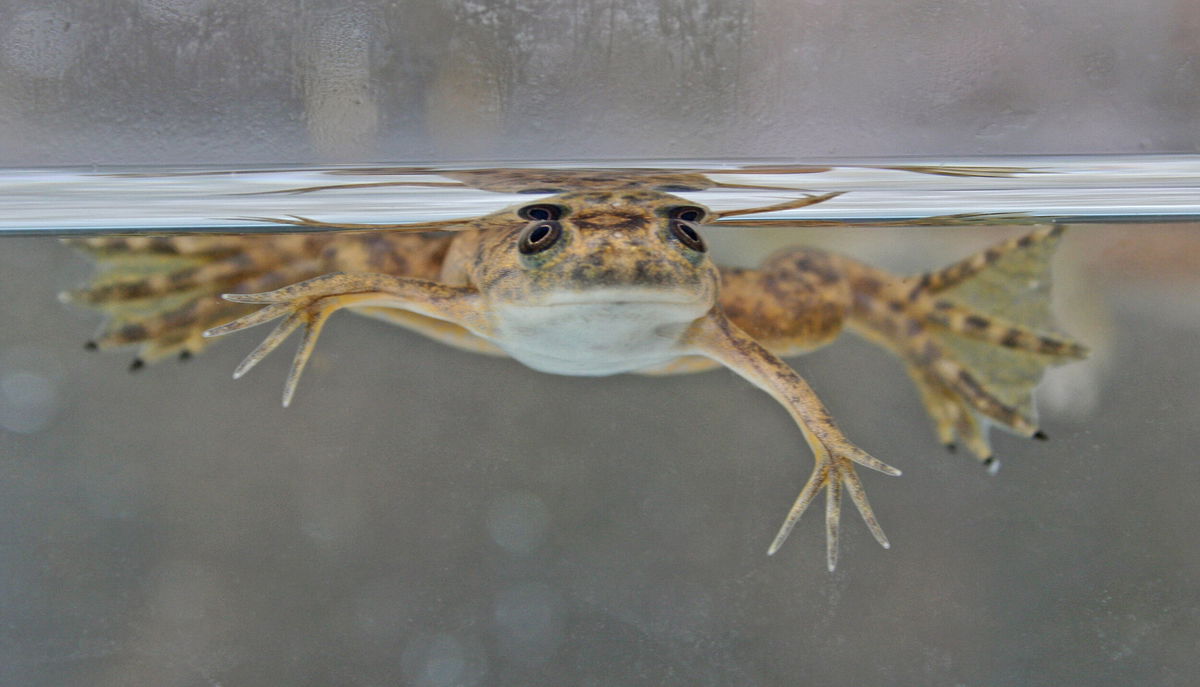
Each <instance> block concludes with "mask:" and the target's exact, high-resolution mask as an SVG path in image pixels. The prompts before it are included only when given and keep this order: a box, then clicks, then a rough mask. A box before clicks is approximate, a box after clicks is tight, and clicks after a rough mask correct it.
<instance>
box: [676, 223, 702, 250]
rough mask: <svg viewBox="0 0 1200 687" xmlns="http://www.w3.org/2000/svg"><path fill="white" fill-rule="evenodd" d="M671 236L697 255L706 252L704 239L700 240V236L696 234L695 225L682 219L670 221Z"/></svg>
mask: <svg viewBox="0 0 1200 687" xmlns="http://www.w3.org/2000/svg"><path fill="white" fill-rule="evenodd" d="M670 226H671V236H674V237H675V238H676V239H677V240H678V241H679V242H680V243H682V244H683V245H685V246H687V247H688V248H691V249H692V250H694V251H696V252H697V253H703V252H704V251H706V250H708V248H707V247H706V246H705V245H704V239H702V238H700V234H699V233H697V232H696V225H695V224H693V223H692V222H690V221H688V220H684V219H673V220H671V224H670Z"/></svg>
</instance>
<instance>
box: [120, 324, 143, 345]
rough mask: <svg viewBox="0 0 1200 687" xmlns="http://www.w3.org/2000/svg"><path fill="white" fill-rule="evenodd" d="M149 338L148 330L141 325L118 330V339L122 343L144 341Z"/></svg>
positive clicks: (130, 325) (129, 325)
mask: <svg viewBox="0 0 1200 687" xmlns="http://www.w3.org/2000/svg"><path fill="white" fill-rule="evenodd" d="M147 336H148V334H147V333H146V328H145V327H144V326H142V325H140V324H127V325H125V326H123V327H121V328H120V329H118V330H117V338H118V339H119V340H121V341H129V342H133V341H143V340H145V339H146V337H147Z"/></svg>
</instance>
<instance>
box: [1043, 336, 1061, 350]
mask: <svg viewBox="0 0 1200 687" xmlns="http://www.w3.org/2000/svg"><path fill="white" fill-rule="evenodd" d="M1038 344H1039V345H1040V346H1041V350H1042V351H1043V352H1044V353H1057V352H1059V351H1061V350H1062V349H1063V344H1062V342H1060V341H1056V340H1054V339H1047V338H1046V337H1044V336H1043V337H1040V338H1038Z"/></svg>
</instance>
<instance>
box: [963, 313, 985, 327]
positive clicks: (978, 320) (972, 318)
mask: <svg viewBox="0 0 1200 687" xmlns="http://www.w3.org/2000/svg"><path fill="white" fill-rule="evenodd" d="M963 323H964V324H965V325H967V326H968V327H970V328H971V329H987V328H988V324H990V322H989V321H988V319H987V318H986V317H980V316H979V315H967V316H966V318H965V319H964V320H963Z"/></svg>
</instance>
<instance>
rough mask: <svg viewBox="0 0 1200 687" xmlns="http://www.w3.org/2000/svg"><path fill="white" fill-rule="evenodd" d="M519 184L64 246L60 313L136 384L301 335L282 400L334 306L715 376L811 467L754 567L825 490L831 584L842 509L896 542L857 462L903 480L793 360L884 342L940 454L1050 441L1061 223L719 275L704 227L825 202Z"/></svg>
mask: <svg viewBox="0 0 1200 687" xmlns="http://www.w3.org/2000/svg"><path fill="white" fill-rule="evenodd" d="M511 176H512V175H511V174H509V176H505V177H504V178H503V179H502V181H503V184H504V186H503V188H504V189H506V190H512V189H514V188H515V189H516V190H518V191H520V190H521V189H522V188H524V189H525V190H529V191H533V192H535V193H536V194H537V195H538V197H537V198H533V199H531V200H530V201H528V202H522V203H518V204H515V205H512V206H509V207H506V208H503V209H501V210H498V211H495V212H492V213H489V214H486V215H483V216H480V217H475V218H468V219H462V220H439V221H435V222H425V223H407V224H393V225H356V224H346V223H326V222H321V221H318V220H313V219H310V218H306V217H289V218H266V219H267V221H271V222H275V223H278V224H284V225H293V226H302V227H305V228H308V229H312V228H318V229H323V228H336V229H338V230H342V231H343V232H345V233H329V232H324V233H309V234H279V235H267V236H174V237H153V236H124V237H120V236H111V237H98V238H87V239H74V240H71V241H70V242H71V243H72V244H74V245H75V246H77V247H79V248H81V249H83V250H84V251H86V252H89V253H91V254H92V255H93V256H95V258H96V260H97V262H98V264H100V265H101V270H100V273H99V275H98V276H97V277H96V278H95V279H94V281H93V282H92V283H91V284H89V285H88V286H86V287H85V288H83V289H79V290H76V291H73V292H68V293H67V294H65V296H64V300H67V301H69V302H75V303H80V304H83V305H87V306H91V307H94V308H97V309H100V310H102V311H103V312H105V313H106V314H107V315H108V316H109V317H108V320H107V322H106V323H105V325H104V326H103V328H102V331H101V333H100V335H99V336H97V337H96V338H95V339H93V340H91V341H89V342H88V348H89V349H101V348H106V349H107V348H113V347H118V346H123V345H138V346H141V351H140V354H139V357H138V358H136V359H135V361H134V363H133V365H132V367H133V368H134V369H137V368H140V367H142V366H143V365H145V364H146V363H147V362H154V361H156V360H158V359H161V358H164V357H167V356H169V355H172V354H178V355H180V356H181V357H183V358H188V357H191V356H192V355H193V354H195V353H198V352H199V351H201V350H203V349H204V348H205V347H206V346H208V345H209V344H210V343H211V342H212V341H213V340H214V339H216V338H218V337H225V336H227V335H230V334H233V333H235V332H241V331H243V330H246V329H249V328H251V327H256V326H259V325H263V324H266V323H270V322H276V321H277V324H276V326H275V328H274V329H273V330H272V331H271V332H270V333H269V334H268V335H267V336H266V337H265V338H264V339H263V340H262V341H261V343H259V344H258V346H257V347H256V348H254V349H253V351H251V353H250V354H249V355H247V356H246V358H245V359H244V360H243V361H242V363H241V364H240V365H238V366H237V368H236V369H235V370H234V376H235V377H237V378H240V377H242V376H243V375H245V374H246V373H247V372H249V371H250V370H251V369H252V368H253V367H254V366H255V365H257V364H258V363H259V362H260V361H261V360H263V359H264V358H265V357H266V356H267V355H268V354H270V353H271V352H272V351H274V350H275V349H276V348H278V347H279V346H280V345H281V344H282V343H283V342H284V341H285V340H286V339H287V338H289V336H290V335H292V334H293V333H295V332H296V331H297V330H299V331H300V344H299V348H298V350H297V351H296V353H295V355H294V357H293V361H292V365H291V368H290V371H289V372H288V375H287V378H286V381H285V383H284V391H283V398H282V402H283V405H284V406H287V405H289V404H290V403H291V402H292V401H293V399H294V398H295V394H296V390H297V385H298V382H299V380H300V378H301V375H302V372H303V370H304V368H305V365H306V363H307V362H308V360H309V359H310V357H311V355H312V352H313V350H314V347H315V345H316V342H317V340H318V338H319V336H320V333H321V332H322V330H323V328H324V327H325V326H326V324H327V322H328V321H329V318H330V316H331V315H333V314H334V313H336V312H337V311H340V310H347V311H350V312H353V313H356V314H359V315H364V316H368V317H372V318H376V319H380V320H384V321H386V322H389V323H391V324H394V325H398V326H400V327H403V328H405V329H408V330H411V331H414V332H417V333H419V334H421V335H424V336H427V337H429V338H431V339H434V340H436V341H439V342H442V343H444V344H447V345H450V346H452V347H455V348H458V349H462V350H466V351H470V352H474V353H481V354H487V355H494V356H506V357H510V358H513V359H515V360H517V361H518V362H520V363H522V364H524V365H525V366H527V367H529V368H532V369H534V370H537V371H540V372H544V373H551V374H560V375H572V376H608V375H615V374H623V373H633V374H641V375H653V376H662V375H674V374H684V373H693V372H700V371H704V370H710V369H714V368H721V367H724V368H727V369H728V370H731V371H732V372H734V373H735V374H737V375H738V376H740V377H742V378H743V379H745V380H746V381H747V382H749V383H750V384H752V385H754V386H755V387H757V388H759V389H761V390H762V391H764V392H766V393H767V394H768V395H769V396H770V397H771V398H773V399H774V400H775V401H776V402H778V404H779V405H780V406H782V407H783V409H784V410H785V411H786V412H787V414H788V415H789V417H790V418H791V420H792V421H793V423H794V424H795V425H796V427H797V428H798V429H799V431H800V434H801V436H802V437H803V439H804V441H805V443H806V444H807V446H808V448H809V450H810V452H811V454H812V456H813V459H814V465H813V468H812V472H811V474H810V477H809V478H808V480H807V481H806V482H805V484H804V485H803V487H802V488H801V490H800V492H799V494H798V496H797V497H796V498H795V500H794V501H793V503H792V505H791V507H790V509H789V510H788V512H787V514H786V516H785V517H784V520H783V523H782V525H781V526H780V527H779V529H778V530H777V533H776V535H775V536H774V538H773V539H772V540H771V542H770V544H769V546H768V548H767V553H768V555H773V554H775V553H776V552H777V551H779V549H780V547H781V546H782V545H783V543H784V541H785V540H786V539H787V538H788V536H789V534H790V533H791V532H792V530H793V528H794V527H795V526H796V524H797V522H798V521H799V520H800V518H801V516H802V515H803V514H804V513H805V512H806V511H807V510H808V509H809V507H810V506H811V505H812V504H813V503H814V502H815V501H816V499H817V498H818V497H819V496H821V495H822V493H823V494H824V497H825V541H826V546H825V562H826V566H827V568H828V569H829V570H830V571H833V570H835V568H836V566H837V562H838V551H839V538H840V532H841V527H840V522H841V510H842V500H843V496H844V495H846V494H848V495H849V499H850V501H851V502H852V503H853V504H854V506H855V507H856V509H857V511H858V513H859V515H860V517H861V518H862V520H863V521H864V522H865V524H866V527H867V529H868V530H869V531H870V533H871V535H872V536H873V537H874V539H875V540H876V541H877V542H878V543H879V544H880V545H881V546H882V547H884V548H889V547H890V541H889V539H888V537H887V536H886V534H885V533H884V530H883V528H882V526H881V525H880V523H879V519H878V518H877V517H876V515H875V513H874V510H873V508H872V506H871V504H870V502H869V500H868V499H867V495H866V491H865V489H864V486H863V482H862V479H861V477H860V475H859V474H858V470H859V468H866V469H869V470H871V471H874V472H878V473H882V474H884V475H888V476H899V475H900V474H901V472H900V470H898V469H897V468H895V467H893V466H892V465H890V464H888V463H885V462H883V461H882V460H880V459H879V458H876V457H875V456H873V455H871V454H870V453H868V452H867V451H865V450H864V449H862V448H860V447H858V446H857V445H856V444H854V443H852V442H851V441H850V439H849V438H848V437H847V436H846V435H845V434H844V433H843V431H842V430H841V429H840V428H839V425H838V424H837V423H836V422H835V420H834V418H833V415H832V413H831V412H830V411H829V409H828V408H827V407H826V405H825V404H824V403H823V402H822V400H821V399H820V398H819V397H818V395H817V394H816V392H815V391H814V389H813V388H812V387H811V386H810V385H809V384H808V382H807V381H806V380H805V379H804V378H803V377H802V376H801V375H800V374H799V373H798V372H797V371H796V370H795V368H793V367H792V366H791V365H789V364H788V363H787V362H786V361H785V359H786V358H790V357H795V356H798V355H802V354H804V353H807V352H809V351H812V350H815V349H818V348H821V347H823V346H826V345H828V344H830V343H832V342H833V341H835V340H836V339H838V338H839V337H840V336H841V334H842V333H843V332H846V331H850V332H853V333H856V334H858V335H860V336H862V337H864V338H866V339H867V340H868V341H871V342H873V343H876V344H878V345H880V346H882V347H883V348H885V349H887V350H889V351H890V352H892V353H893V354H895V356H896V357H898V358H899V359H900V360H901V362H902V363H903V364H904V366H905V369H906V370H907V371H908V373H909V376H910V377H911V378H912V380H913V382H914V384H915V385H916V387H917V391H918V392H919V396H920V399H921V402H922V404H923V405H924V407H925V409H926V411H927V412H928V414H929V416H930V417H931V419H932V421H933V425H934V430H935V432H936V434H937V436H938V438H939V440H940V441H941V442H942V443H943V444H944V445H946V447H947V448H949V449H951V450H954V449H955V448H956V447H957V445H958V444H959V443H960V442H961V443H962V444H964V445H965V446H966V447H967V448H968V449H969V450H970V451H971V452H972V453H974V454H975V456H976V457H977V458H978V459H979V461H980V462H981V463H982V464H983V465H984V466H986V467H987V468H988V469H989V470H990V471H994V470H995V468H996V467H998V465H999V463H998V462H997V461H996V459H995V456H994V455H993V451H992V448H991V444H990V441H989V429H990V427H992V426H999V427H1002V428H1005V429H1007V430H1009V431H1011V432H1013V433H1015V434H1017V435H1020V436H1023V437H1031V438H1036V439H1045V438H1046V434H1045V433H1044V432H1043V431H1042V430H1041V429H1040V428H1039V426H1038V424H1037V421H1036V414H1035V411H1034V407H1033V398H1032V390H1033V388H1034V387H1035V386H1036V384H1037V383H1038V380H1039V379H1040V377H1041V376H1042V373H1043V371H1044V370H1045V368H1047V367H1049V366H1051V365H1056V364H1061V363H1064V362H1069V361H1070V360H1076V359H1081V358H1083V357H1086V355H1087V352H1088V351H1087V348H1086V346H1084V345H1083V344H1081V343H1079V342H1076V341H1074V340H1072V339H1071V338H1069V337H1068V336H1067V335H1065V334H1063V333H1061V332H1060V331H1059V330H1058V328H1057V326H1056V324H1055V322H1054V320H1053V317H1052V314H1051V311H1050V304H1049V285H1050V272H1049V269H1050V268H1049V266H1050V258H1051V257H1052V255H1053V254H1054V251H1055V248H1056V246H1057V244H1058V242H1059V239H1060V238H1061V236H1062V234H1063V232H1064V227H1062V226H1061V225H1048V226H1041V227H1038V228H1036V229H1034V230H1033V231H1031V232H1028V233H1025V234H1023V235H1021V236H1018V237H1015V238H1011V239H1008V240H1006V241H1004V242H1001V243H999V244H997V245H994V246H992V247H991V248H988V249H987V250H985V251H982V252H980V253H977V254H974V255H971V256H968V257H966V258H964V259H962V260H960V261H958V262H955V263H953V264H951V265H949V266H947V267H944V268H941V269H937V270H932V271H928V272H924V273H921V274H917V275H896V274H892V273H890V272H887V271H885V270H882V269H879V268H875V267H872V266H869V265H867V264H865V263H863V262H861V261H858V260H856V259H854V258H852V257H849V256H844V255H840V254H837V253H832V252H827V251H823V250H819V249H815V248H807V247H792V248H786V249H783V250H781V251H779V252H776V253H775V254H773V255H771V256H770V257H768V258H767V259H766V260H765V261H763V262H762V264H760V265H759V266H758V267H755V268H745V267H729V266H723V265H720V264H718V262H716V261H714V260H713V258H712V256H711V255H710V254H709V251H708V246H707V244H706V242H705V240H704V238H703V236H702V232H704V231H705V228H706V227H709V228H711V227H719V226H730V225H732V226H738V225H741V226H762V225H763V224H765V223H768V222H771V221H772V220H747V219H745V216H746V215H752V214H756V213H769V212H774V211H778V210H785V209H787V210H792V209H798V208H801V207H805V206H807V205H811V204H815V203H820V202H825V201H827V200H829V199H831V198H833V197H836V196H837V195H838V194H837V193H831V194H805V195H803V196H802V197H801V198H799V199H793V200H789V201H785V202H783V203H776V204H773V205H768V206H762V207H754V208H743V209H735V210H726V211H721V212H717V211H714V210H712V209H711V208H709V207H707V206H706V205H704V204H701V203H698V202H696V201H694V200H691V199H688V198H684V197H682V196H680V195H678V193H680V192H683V191H685V190H695V189H696V187H697V186H698V185H699V186H701V187H703V184H702V183H700V182H698V181H697V179H696V178H695V176H696V175H675V176H671V175H666V176H663V175H658V176H653V175H650V176H644V177H641V178H640V179H639V180H636V181H634V182H621V183H618V182H620V180H621V179H623V178H626V177H622V176H621V175H613V176H612V177H611V178H608V177H604V176H603V175H599V176H598V175H594V174H593V175H591V176H587V175H582V176H581V175H576V176H575V177H570V176H569V175H567V176H565V177H564V176H563V175H559V177H558V179H559V181H560V182H561V181H562V179H563V178H566V179H567V182H566V183H559V184H558V185H557V186H555V184H554V183H550V184H549V186H547V183H548V182H547V179H546V178H543V177H544V176H545V175H542V176H534V177H531V178H529V179H527V180H526V181H525V182H523V183H524V186H522V185H521V183H522V182H520V178H519V177H518V178H517V182H513V181H512V180H511V178H510V177H511ZM635 179H636V177H635ZM589 180H590V181H589ZM553 181H554V179H550V182H553ZM474 183H477V184H478V183H480V182H479V181H475V182H474ZM499 183H500V182H497V184H499ZM514 183H515V185H514ZM325 188H326V187H321V188H320V189H314V188H306V189H299V190H298V191H299V192H311V191H314V190H323V189H325ZM547 194H548V195H547Z"/></svg>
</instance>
